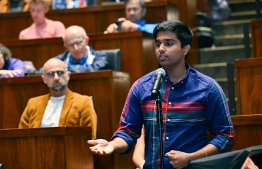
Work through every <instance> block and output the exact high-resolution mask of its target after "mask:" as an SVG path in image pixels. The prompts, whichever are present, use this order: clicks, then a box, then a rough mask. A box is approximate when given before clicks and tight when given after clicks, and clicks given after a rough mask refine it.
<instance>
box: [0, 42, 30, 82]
mask: <svg viewBox="0 0 262 169" xmlns="http://www.w3.org/2000/svg"><path fill="white" fill-rule="evenodd" d="M11 56H12V53H11V52H10V50H9V49H8V48H7V47H5V46H4V45H2V44H0V78H2V77H18V76H24V75H25V73H24V67H23V62H22V61H21V60H20V59H16V58H12V57H11Z"/></svg>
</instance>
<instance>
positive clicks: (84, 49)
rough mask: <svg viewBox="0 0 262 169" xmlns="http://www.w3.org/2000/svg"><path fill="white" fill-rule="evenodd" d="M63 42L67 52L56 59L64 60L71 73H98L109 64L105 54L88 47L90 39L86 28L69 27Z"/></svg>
mask: <svg viewBox="0 0 262 169" xmlns="http://www.w3.org/2000/svg"><path fill="white" fill-rule="evenodd" d="M63 41H64V46H65V48H66V49H67V50H66V51H65V52H64V53H62V54H59V55H57V56H56V58H58V59H60V60H62V61H63V62H64V63H65V65H66V66H67V69H68V70H69V71H70V72H88V71H97V70H101V69H103V68H104V67H105V66H106V65H107V64H108V61H107V56H106V54H105V53H103V52H101V51H95V50H93V49H92V48H91V47H90V46H88V41H89V37H88V36H87V34H86V31H85V30H84V28H82V27H80V26H75V25H74V26H70V27H68V28H67V29H66V30H65V34H64V36H63Z"/></svg>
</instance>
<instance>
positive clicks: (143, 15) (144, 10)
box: [142, 8, 146, 17]
mask: <svg viewBox="0 0 262 169" xmlns="http://www.w3.org/2000/svg"><path fill="white" fill-rule="evenodd" d="M142 10H143V11H142V17H145V15H146V8H144V9H142Z"/></svg>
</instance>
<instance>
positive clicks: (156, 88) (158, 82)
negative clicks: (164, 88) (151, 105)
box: [151, 68, 166, 99]
mask: <svg viewBox="0 0 262 169" xmlns="http://www.w3.org/2000/svg"><path fill="white" fill-rule="evenodd" d="M165 75H166V72H165V70H164V69H163V68H159V69H157V70H156V76H155V79H154V83H153V87H152V90H151V98H153V99H157V96H158V92H159V90H160V87H161V85H162V81H163V78H164V77H165Z"/></svg>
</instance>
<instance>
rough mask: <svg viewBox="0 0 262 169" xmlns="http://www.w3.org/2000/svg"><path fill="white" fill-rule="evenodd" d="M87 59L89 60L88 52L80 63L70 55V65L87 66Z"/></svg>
mask: <svg viewBox="0 0 262 169" xmlns="http://www.w3.org/2000/svg"><path fill="white" fill-rule="evenodd" d="M87 58H88V52H86V55H85V56H84V57H83V58H82V59H80V61H79V63H77V62H76V60H75V59H74V58H73V56H72V55H71V54H70V58H69V63H68V64H69V65H82V66H84V65H86V64H87Z"/></svg>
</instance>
